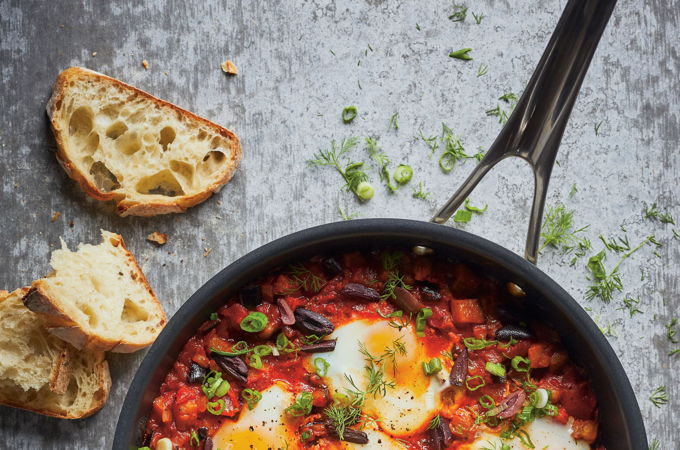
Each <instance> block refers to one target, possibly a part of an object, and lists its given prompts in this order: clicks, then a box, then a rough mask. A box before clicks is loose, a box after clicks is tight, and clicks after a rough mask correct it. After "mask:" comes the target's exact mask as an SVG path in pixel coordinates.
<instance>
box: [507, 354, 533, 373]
mask: <svg viewBox="0 0 680 450" xmlns="http://www.w3.org/2000/svg"><path fill="white" fill-rule="evenodd" d="M510 364H511V365H512V368H513V369H515V370H516V371H517V372H528V371H529V369H530V368H531V361H529V358H524V357H522V356H515V357H514V358H512V361H510Z"/></svg>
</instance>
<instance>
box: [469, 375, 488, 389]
mask: <svg viewBox="0 0 680 450" xmlns="http://www.w3.org/2000/svg"><path fill="white" fill-rule="evenodd" d="M476 380H479V382H477V381H476ZM471 381H475V383H478V384H474V385H472V386H470V382H471ZM485 385H486V382H485V381H484V378H482V376H481V375H475V376H474V377H467V378H466V379H465V387H467V388H468V389H469V390H471V391H476V390H477V389H479V388H480V387H482V386H485Z"/></svg>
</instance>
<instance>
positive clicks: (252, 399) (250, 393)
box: [241, 389, 262, 409]
mask: <svg viewBox="0 0 680 450" xmlns="http://www.w3.org/2000/svg"><path fill="white" fill-rule="evenodd" d="M241 397H243V399H244V400H245V401H246V403H247V404H248V409H254V408H255V405H257V403H258V402H259V401H260V400H262V393H261V392H260V391H256V390H255V389H244V390H243V392H241Z"/></svg>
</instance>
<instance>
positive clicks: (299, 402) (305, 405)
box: [285, 392, 313, 417]
mask: <svg viewBox="0 0 680 450" xmlns="http://www.w3.org/2000/svg"><path fill="white" fill-rule="evenodd" d="M312 400H313V398H312V393H311V392H301V393H300V394H298V396H297V398H296V399H295V403H293V404H292V405H290V406H289V407H288V408H286V410H285V411H286V412H287V413H288V414H290V415H291V416H294V417H300V416H306V415H307V414H309V413H310V412H311V411H312Z"/></svg>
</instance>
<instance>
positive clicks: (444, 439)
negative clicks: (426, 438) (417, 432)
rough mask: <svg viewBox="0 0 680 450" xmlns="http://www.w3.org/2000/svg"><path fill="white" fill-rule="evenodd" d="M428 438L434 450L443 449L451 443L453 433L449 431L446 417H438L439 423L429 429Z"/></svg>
mask: <svg viewBox="0 0 680 450" xmlns="http://www.w3.org/2000/svg"><path fill="white" fill-rule="evenodd" d="M430 439H431V440H432V443H433V444H434V445H433V447H434V448H435V449H436V450H444V449H445V448H446V447H448V446H449V445H451V443H453V433H452V432H451V427H450V426H449V420H448V419H445V418H443V417H440V418H439V425H437V426H436V427H434V428H431V429H430Z"/></svg>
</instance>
